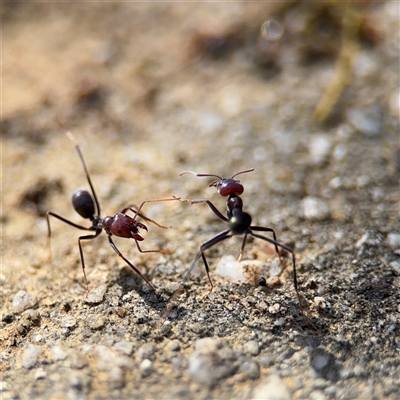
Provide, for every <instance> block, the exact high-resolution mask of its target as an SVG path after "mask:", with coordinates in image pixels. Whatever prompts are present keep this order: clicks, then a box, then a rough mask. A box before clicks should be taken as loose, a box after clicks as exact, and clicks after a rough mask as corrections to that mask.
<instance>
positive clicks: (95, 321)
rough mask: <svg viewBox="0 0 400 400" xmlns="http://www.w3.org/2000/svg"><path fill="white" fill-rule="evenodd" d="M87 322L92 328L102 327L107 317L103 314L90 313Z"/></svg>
mask: <svg viewBox="0 0 400 400" xmlns="http://www.w3.org/2000/svg"><path fill="white" fill-rule="evenodd" d="M86 323H87V324H88V325H89V327H90V328H92V329H100V328H102V327H103V326H104V324H105V318H104V317H102V316H101V315H89V316H88V318H87V320H86Z"/></svg>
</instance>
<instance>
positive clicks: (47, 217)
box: [46, 211, 92, 260]
mask: <svg viewBox="0 0 400 400" xmlns="http://www.w3.org/2000/svg"><path fill="white" fill-rule="evenodd" d="M50 216H52V217H54V218H57V219H59V220H60V221H62V222H65V223H66V224H68V225H70V226H73V227H74V228H77V229H82V230H85V231H90V230H92V229H91V227H90V228H86V227H85V226H82V225H78V224H75V223H74V222H71V221H69V220H67V219H66V218H64V217H61V215H58V214H56V213H53V212H51V211H48V212H47V214H46V219H47V232H48V234H47V247H48V249H49V260H51V259H52V258H53V257H52V253H51V245H50V238H51V227H50Z"/></svg>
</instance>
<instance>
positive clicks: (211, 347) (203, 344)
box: [194, 337, 221, 354]
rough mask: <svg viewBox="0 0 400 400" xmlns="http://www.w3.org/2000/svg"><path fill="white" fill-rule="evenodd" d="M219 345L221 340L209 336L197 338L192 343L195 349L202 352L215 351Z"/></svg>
mask: <svg viewBox="0 0 400 400" xmlns="http://www.w3.org/2000/svg"><path fill="white" fill-rule="evenodd" d="M220 347H221V340H220V339H215V338H210V337H207V338H202V339H197V340H196V342H195V344H194V348H195V350H196V351H197V352H199V353H202V354H208V353H212V352H215V351H217V350H218V349H219V348H220Z"/></svg>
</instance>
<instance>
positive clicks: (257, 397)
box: [251, 375, 292, 400]
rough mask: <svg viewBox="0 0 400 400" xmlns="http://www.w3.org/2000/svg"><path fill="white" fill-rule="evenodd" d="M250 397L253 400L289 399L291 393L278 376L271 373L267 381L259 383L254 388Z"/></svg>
mask: <svg viewBox="0 0 400 400" xmlns="http://www.w3.org/2000/svg"><path fill="white" fill-rule="evenodd" d="M251 398H252V399H254V400H265V399H273V400H290V399H291V398H292V395H291V393H290V391H289V388H288V387H287V386H286V385H285V383H284V382H283V381H282V379H280V378H279V376H277V375H271V376H270V377H269V378H268V380H267V382H265V383H261V384H259V385H257V386H256V387H255V388H254V391H253V395H252V397H251Z"/></svg>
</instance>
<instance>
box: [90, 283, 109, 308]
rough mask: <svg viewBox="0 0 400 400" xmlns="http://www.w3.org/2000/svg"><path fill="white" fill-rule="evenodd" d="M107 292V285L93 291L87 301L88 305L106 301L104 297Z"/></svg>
mask: <svg viewBox="0 0 400 400" xmlns="http://www.w3.org/2000/svg"><path fill="white" fill-rule="evenodd" d="M106 291H107V285H100V286H98V287H97V288H95V289H93V290H91V291H90V292H89V294H88V297H87V298H86V299H85V302H86V303H89V304H98V303H101V302H102V301H103V300H104V295H105V293H106Z"/></svg>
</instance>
